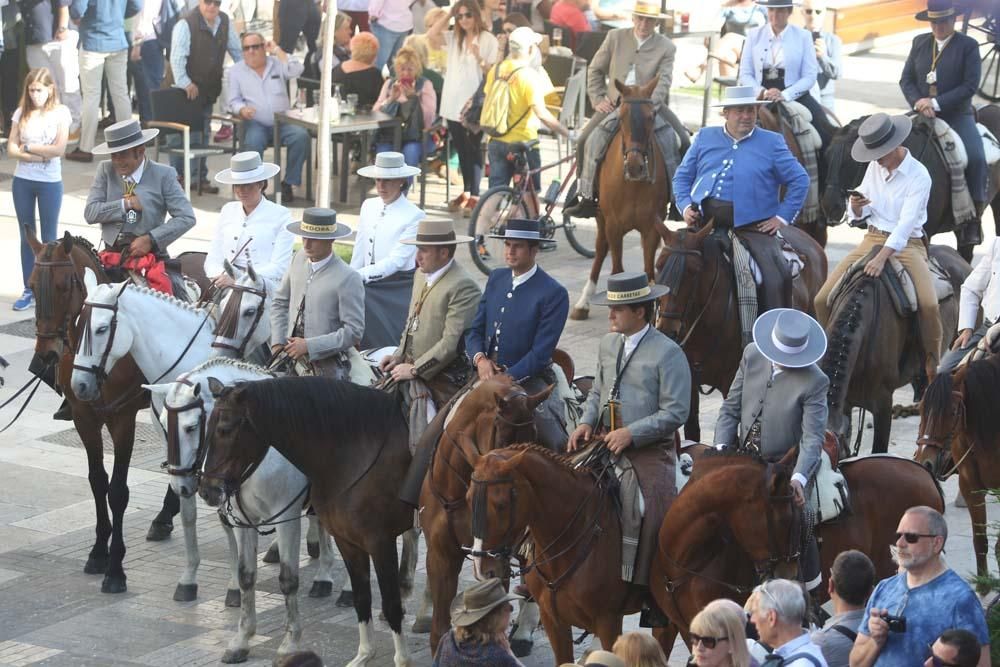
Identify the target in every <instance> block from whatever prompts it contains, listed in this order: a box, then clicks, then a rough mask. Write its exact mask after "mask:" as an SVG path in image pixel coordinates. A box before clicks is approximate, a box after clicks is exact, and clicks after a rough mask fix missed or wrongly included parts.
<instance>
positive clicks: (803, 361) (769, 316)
mask: <svg viewBox="0 0 1000 667" xmlns="http://www.w3.org/2000/svg"><path fill="white" fill-rule="evenodd" d="M753 342H754V343H756V344H757V349H758V350H760V353H761V354H763V355H764V356H765V357H767V358H768V359H769V360H770V361H772V362H773V363H776V364H778V365H779V366H785V367H787V368H804V367H805V366H810V365H812V364H814V363H816V362H817V361H819V360H820V359H822V358H823V355H824V354H826V332H825V331H823V327H821V326H820V325H819V322H817V321H816V320H814V319H813V318H811V317H809V316H808V315H806V314H805V313H803V312H802V311H799V310H792V309H791V308H775V309H774V310H769V311H767V312H766V313H764V314H763V315H761V316H760V317H758V318H757V321H756V322H754V323H753Z"/></svg>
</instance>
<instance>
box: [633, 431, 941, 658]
mask: <svg viewBox="0 0 1000 667" xmlns="http://www.w3.org/2000/svg"><path fill="white" fill-rule="evenodd" d="M793 451H795V450H793ZM787 462H788V463H791V461H790V460H789V461H787ZM784 463H786V462H785V461H782V462H781V463H779V464H772V465H771V466H768V465H767V464H765V463H763V462H762V461H760V460H759V459H756V458H754V457H751V456H747V455H743V454H729V453H723V454H716V453H714V452H710V453H708V454H703V455H702V456H701V457H699V458H697V459H696V462H695V466H694V472H693V474H692V476H691V480H690V481H689V482H688V483H687V485H686V486H685V487H684V490H683V491H682V492H681V493H680V494H679V495H678V496H677V498H676V499H675V500H674V503H673V504H672V505H671V506H670V509H669V510H668V511H667V516H666V518H665V519H664V521H663V525H662V527H661V528H660V545H659V546H660V548H659V557H658V558H657V559H656V561H655V562H654V566H653V572H652V573H651V574H650V587H651V589H652V591H653V594H654V597H655V598H656V600H657V603H658V604H659V605H660V608H661V609H663V610H664V611H665V612H666V614H667V616H668V617H669V618H670V620H671V622H672V623H673V624H674V625H676V627H677V628H679V629H680V631H681V633H682V635H683V636H684V638H685V640H686V641H687V640H689V635H688V626H689V624H690V622H691V619H692V618H693V617H694V616H695V615H696V614H697V613H698V612H699V611H700V610H701V609H702V608H703V607H704V606H705V605H706V604H708V603H709V602H711V601H712V600H715V599H717V598H720V597H727V598H731V599H733V600H736V601H737V602H740V603H742V602H743V601H744V600H746V598H747V597H748V596H749V594H750V591H751V590H752V588H753V586H754V585H755V584H756V583H759V581H758V579H759V575H760V574H762V573H763V572H766V571H767V570H770V569H773V570H774V574H776V575H779V576H780V575H781V574H782V572H783V571H784V570H786V569H788V568H787V567H786V566H787V565H788V564H789V555H790V554H791V553H792V552H790V551H789V542H790V540H789V539H786V536H788V535H790V534H792V535H794V531H793V530H792V526H790V525H789V524H788V521H789V520H790V517H791V516H792V515H791V513H790V512H789V511H788V509H787V507H786V501H785V494H786V493H787V492H788V490H789V489H788V475H789V474H790V473H791V468H790V466H789V467H786V466H785V465H784ZM769 468H770V470H769ZM841 470H842V472H843V473H844V475H845V477H846V478H847V481H848V486H849V489H850V506H851V511H850V512H847V513H845V514H844V515H842V516H841V517H839V518H837V519H835V520H833V521H831V522H828V523H824V524H821V525H820V526H819V527H818V528H817V535H818V537H819V538H821V542H820V545H821V547H820V558H821V561H822V572H823V574H824V577H825V576H828V575H829V572H830V567H831V565H832V564H833V559H834V558H836V556H837V554H839V553H840V552H841V551H844V550H846V549H859V550H861V551H863V552H865V553H866V554H868V555H869V557H870V558H871V559H872V562H873V563H874V564H875V571H876V574H877V577H878V578H883V577H888V576H891V575H892V574H894V573H895V572H896V565H895V563H893V562H892V558H891V555H890V552H889V545H890V544H892V543H893V542H895V531H896V527H897V525H898V523H899V519H900V517H901V516H902V515H903V513H904V512H905V511H906V510H907V509H909V508H910V507H913V506H915V505H927V506H929V507H933V508H934V509H936V510H938V511H940V512H943V511H944V499H943V497H942V496H941V491H940V488H939V487H938V486H937V484H936V482H935V480H934V479H933V477H932V476H931V475H929V474H928V473H927V471H926V470H925V469H923V468H922V467H921V466H919V465H914V463H913V462H912V461H909V460H906V459H900V458H897V457H894V456H875V457H867V458H858V459H852V460H849V461H842V462H841ZM753 480H760V483H753ZM887 489H891V490H892V492H891V493H887V492H886V490H887ZM769 544H770V546H768V545H769ZM792 551H794V552H797V551H798V548H797V545H796V548H795V549H794V550H792ZM772 565H773V568H772ZM792 578H794V574H793V576H792ZM818 590H819V591H821V592H823V593H824V594H825V591H826V586H825V585H823V586H821V587H820V588H819V589H818Z"/></svg>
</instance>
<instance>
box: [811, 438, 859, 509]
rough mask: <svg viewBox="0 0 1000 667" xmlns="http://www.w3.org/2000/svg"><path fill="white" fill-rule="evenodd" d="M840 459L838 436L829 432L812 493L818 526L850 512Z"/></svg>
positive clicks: (845, 479)
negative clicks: (845, 512)
mask: <svg viewBox="0 0 1000 667" xmlns="http://www.w3.org/2000/svg"><path fill="white" fill-rule="evenodd" d="M839 459H840V446H839V444H838V443H837V436H836V435H834V434H833V433H831V432H830V431H827V432H826V433H825V434H824V438H823V453H822V454H821V455H820V457H819V469H818V470H817V471H816V481H815V482H814V483H813V492H812V495H813V505H814V506H815V508H816V523H817V525H818V524H821V523H824V522H826V521H833V520H834V519H836V518H837V517H839V516H840V515H841V514H843V513H844V511H845V510H847V511H850V496H849V494H848V490H847V478H845V477H844V474H843V473H842V472H841V471H840V467H839V463H840V460H839Z"/></svg>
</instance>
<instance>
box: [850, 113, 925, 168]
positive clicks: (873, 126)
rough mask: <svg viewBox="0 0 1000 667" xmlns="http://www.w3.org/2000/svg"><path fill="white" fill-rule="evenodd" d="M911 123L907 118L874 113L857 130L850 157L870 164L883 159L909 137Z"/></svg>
mask: <svg viewBox="0 0 1000 667" xmlns="http://www.w3.org/2000/svg"><path fill="white" fill-rule="evenodd" d="M912 127H913V121H911V120H910V119H909V117H908V116H890V115H888V114H885V113H881V112H879V113H876V114H872V115H871V116H869V117H868V118H867V119H866V120H865V122H863V123H861V127H859V128H858V138H857V139H855V140H854V145H853V146H851V157H852V158H854V159H855V160H856V161H857V162H871V161H872V160H878V159H879V158H882V157H885V156H886V155H888V154H889V153H890V152H892V150H893V149H895V148H896V147H897V146H899V145H900V144H902V143H903V142H904V141H905V140H906V137H908V136H909V135H910V129H911V128H912Z"/></svg>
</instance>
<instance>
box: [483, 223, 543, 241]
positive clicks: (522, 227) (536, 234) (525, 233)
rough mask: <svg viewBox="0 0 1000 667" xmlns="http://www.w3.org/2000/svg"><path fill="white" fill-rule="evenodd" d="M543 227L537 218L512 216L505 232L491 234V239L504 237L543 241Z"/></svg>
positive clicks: (508, 239)
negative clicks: (528, 218) (525, 218)
mask: <svg viewBox="0 0 1000 667" xmlns="http://www.w3.org/2000/svg"><path fill="white" fill-rule="evenodd" d="M540 230H541V227H540V226H539V224H538V221H537V220H524V219H521V218H511V219H510V220H508V221H507V224H506V225H504V230H503V234H490V235H489V236H490V238H491V239H504V240H505V241H541V240H542V234H541V231H540Z"/></svg>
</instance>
